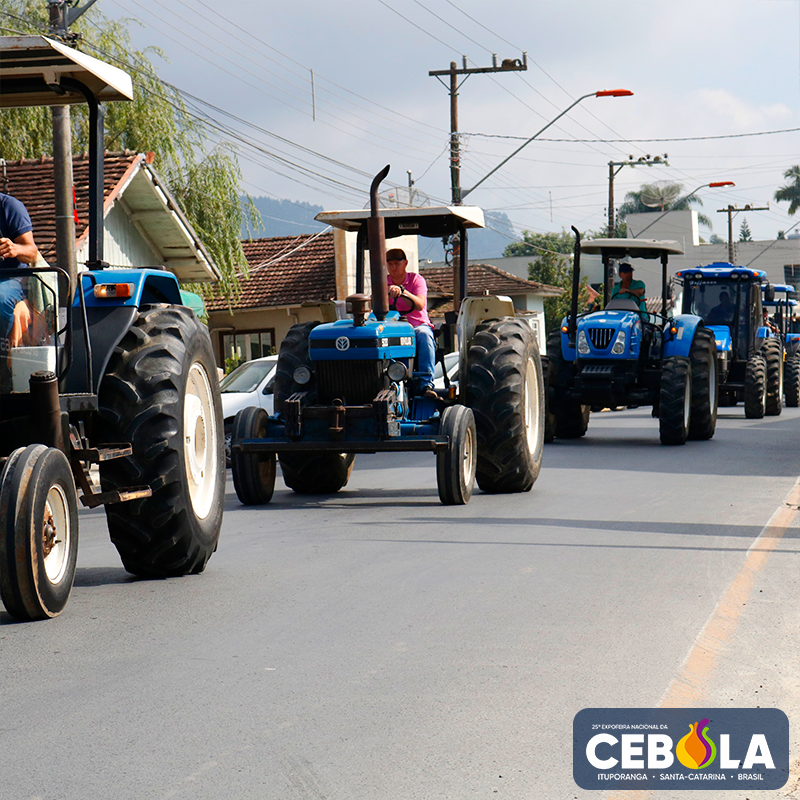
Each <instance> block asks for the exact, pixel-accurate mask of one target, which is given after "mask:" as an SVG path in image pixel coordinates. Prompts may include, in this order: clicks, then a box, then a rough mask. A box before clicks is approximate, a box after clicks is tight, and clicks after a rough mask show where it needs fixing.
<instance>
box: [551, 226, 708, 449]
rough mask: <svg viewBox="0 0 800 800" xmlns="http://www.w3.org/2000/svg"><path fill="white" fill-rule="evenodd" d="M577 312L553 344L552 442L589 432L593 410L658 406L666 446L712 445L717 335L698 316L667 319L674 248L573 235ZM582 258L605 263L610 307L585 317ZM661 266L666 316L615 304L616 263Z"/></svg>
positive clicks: (631, 304) (677, 250)
mask: <svg viewBox="0 0 800 800" xmlns="http://www.w3.org/2000/svg"><path fill="white" fill-rule="evenodd" d="M573 230H574V231H575V234H576V244H575V256H574V269H573V292H572V309H571V312H570V314H569V316H568V317H566V318H565V319H564V320H563V322H562V325H561V328H560V329H558V330H555V331H553V332H551V334H550V336H549V338H548V342H547V357H546V358H547V362H548V363H547V368H546V372H547V427H546V439H547V440H548V441H552V440H553V439H554V438H556V437H558V438H564V439H573V438H577V437H580V436H583V435H584V434H585V433H586V430H587V426H588V423H589V414H590V409H591V408H597V407H599V408H605V407H612V408H613V407H618V406H652V408H653V416H655V417H657V418H658V420H659V433H660V438H661V442H662V444H667V445H678V444H684V443H685V442H686V440H687V438H688V439H710V438H711V437H712V436H713V435H714V430H715V427H716V420H717V362H716V358H715V349H714V335H713V333H712V332H711V331H710V330H709V329H708V328H706V326H705V325H704V323H703V320H702V319H701V318H700V317H699V316H698V315H696V314H679V315H677V316H673V315H672V314H670V312H669V298H670V284H669V281H668V277H667V263H668V260H669V256H670V255H672V254H680V253H682V252H683V251H682V250H681V249H680V248H679V247H678V245H677V243H676V242H660V241H654V240H640V239H594V240H589V241H586V242H581V240H580V234H579V233H578V231H577V230H575V229H574V228H573ZM581 253H588V254H599V255H600V256H602V262H603V276H604V277H603V287H604V297H603V299H604V308H603V310H602V311H594V312H591V313H579V311H578V289H579V287H580V256H581ZM631 258H634V259H639V258H643V259H660V261H661V267H662V269H661V276H662V281H661V297H662V302H661V310H660V313H655V314H654V313H646V312H644V311H642V310H641V309H640V307H639V305H638V303H637V302H636V301H634V300H632V299H627V298H625V299H619V298H614V299H611V287H612V282H613V269H612V262H619V261H620V260H627V259H631Z"/></svg>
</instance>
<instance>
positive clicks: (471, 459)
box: [461, 427, 475, 486]
mask: <svg viewBox="0 0 800 800" xmlns="http://www.w3.org/2000/svg"><path fill="white" fill-rule="evenodd" d="M461 469H462V480H463V483H464V486H469V482H470V480H471V479H472V475H473V472H474V470H475V438H474V436H473V433H472V428H469V427H468V428H467V436H466V441H465V442H464V457H463V459H462V460H461Z"/></svg>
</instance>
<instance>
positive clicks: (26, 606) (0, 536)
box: [0, 36, 225, 620]
mask: <svg viewBox="0 0 800 800" xmlns="http://www.w3.org/2000/svg"><path fill="white" fill-rule="evenodd" d="M131 96H132V92H131V80H130V77H129V76H128V75H127V74H126V73H124V72H122V71H121V70H119V69H117V68H115V67H112V66H110V65H108V64H105V63H104V62H101V61H98V60H97V59H94V58H91V57H89V56H87V55H86V54H84V53H79V52H77V51H75V50H73V49H72V48H70V47H66V46H65V45H63V44H61V43H60V42H56V41H53V40H51V39H47V38H46V37H44V36H20V37H2V38H0V106H2V107H6V108H8V107H19V106H49V105H63V104H67V103H83V102H85V103H88V106H89V125H90V151H89V160H90V186H89V209H90V220H89V262H88V263H87V269H86V271H82V272H79V273H77V276H70V275H69V274H68V272H67V271H66V270H63V269H59V268H57V267H48V266H46V265H44V264H42V265H39V266H36V267H16V268H14V269H5V270H0V281H13V282H14V284H15V285H16V286H17V287H18V290H19V292H20V294H21V298H22V299H20V300H19V301H18V302H17V303H16V305H15V307H14V309H13V325H12V327H11V329H10V331H9V332H8V333H7V334H4V336H3V338H2V340H0V467H2V473H0V596H1V597H2V600H3V604H4V606H5V609H6V611H7V612H8V613H9V614H10V615H12V616H13V617H16V618H17V619H20V620H38V619H46V618H49V617H54V616H56V615H58V614H59V613H61V611H62V610H63V609H64V607H65V606H66V603H67V601H68V598H69V595H70V592H71V589H72V585H73V580H74V577H75V568H76V562H77V552H78V505H77V504H78V500H80V501H81V503H82V504H83V505H84V506H86V507H89V508H95V507H98V506H104V507H105V510H106V518H107V522H108V529H109V533H110V535H111V540H112V542H113V543H114V545H115V546H116V547H117V550H118V551H119V554H120V557H121V559H122V563H123V566H124V567H125V569H126V570H127V571H128V572H131V573H132V574H134V575H140V576H147V577H169V576H178V575H187V574H194V573H199V572H202V571H203V569H204V568H205V566H206V562H207V561H208V559H209V558H210V557H211V555H212V553H213V552H214V550H215V549H216V546H217V540H218V538H219V532H220V527H221V523H222V505H223V500H224V494H225V462H224V453H223V449H222V447H223V445H222V407H221V403H220V399H219V392H218V387H217V372H216V365H215V362H214V356H213V351H212V348H211V341H210V337H209V334H208V330H207V329H206V327H205V326H204V325H202V324H201V323H200V322H199V321H198V319H197V318H196V316H195V314H194V312H192V311H191V310H190V309H189V308H187V307H185V306H184V305H183V300H182V296H181V292H180V287H179V285H178V282H177V279H176V278H175V276H174V275H173V274H172V273H170V272H167V271H166V270H164V269H163V268H154V269H110V268H109V265H108V264H106V263H105V262H104V261H103V235H102V234H103V110H102V107H101V105H100V103H101V102H105V101H111V100H113V101H117V100H130V99H131ZM4 330H5V328H4ZM92 465H98V468H99V480H100V486H99V487H98V486H97V485H96V484H95V481H94V477H93V472H92V471H91V467H92Z"/></svg>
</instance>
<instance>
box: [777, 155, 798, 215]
mask: <svg viewBox="0 0 800 800" xmlns="http://www.w3.org/2000/svg"><path fill="white" fill-rule="evenodd" d="M783 177H784V178H786V179H787V180H788V181H790V183H787V184H786V186H781V188H780V189H778V191H776V192H775V199H776V200H777V201H778V202H779V203H782V202H787V203H789V215H790V216H794V214H795V212H796V211H797V209H798V208H800V164H795V165H794V166H793V167H789V169H787V170H786V172H784V173H783Z"/></svg>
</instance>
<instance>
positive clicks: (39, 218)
mask: <svg viewBox="0 0 800 800" xmlns="http://www.w3.org/2000/svg"><path fill="white" fill-rule="evenodd" d="M144 157H145V156H144V155H140V154H138V153H133V152H131V151H126V152H124V153H106V157H105V167H104V173H103V183H104V199H105V200H106V201H107V200H108V199H109V197H110V196H111V194H112V192H114V190H115V189H117V187H118V186H119V185H120V183H121V182H122V180H123V178H124V177H125V175H126V174H127V173H128V172H129V171H130V170H131V169H132V168H133V167H134V165H135V164H136V162H137V161H139V160H140V159H143V158H144ZM72 170H73V182H74V184H75V197H76V200H77V211H78V221H79V224H78V225H77V226H76V228H75V238H76V239H77V240H78V246H80V240H81V237H82V236H84V235H85V234H86V233H87V229H88V226H89V156H88V155H87V154H84V155H82V156H75V157H74V158H73V160H72ZM0 191H3V192H5V193H6V194H10V195H13V196H14V197H16V198H17V200H21V201H22V202H23V203H24V204H25V207H26V208H27V209H28V213H29V214H30V215H31V222H33V238H34V240H35V241H36V245H37V247H38V248H39V251H40V252H41V254H42V257H43V258H44V259H45V261H48V262H49V263H51V264H52V263H55V261H56V220H55V213H56V212H55V192H54V189H53V159H52V158H49V157H42V158H35V159H34V158H26V159H23V160H22V161H7V162H6V164H5V181H3V182H2V183H0Z"/></svg>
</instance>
